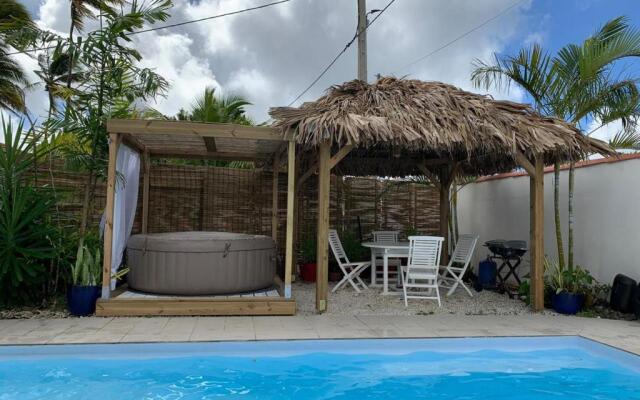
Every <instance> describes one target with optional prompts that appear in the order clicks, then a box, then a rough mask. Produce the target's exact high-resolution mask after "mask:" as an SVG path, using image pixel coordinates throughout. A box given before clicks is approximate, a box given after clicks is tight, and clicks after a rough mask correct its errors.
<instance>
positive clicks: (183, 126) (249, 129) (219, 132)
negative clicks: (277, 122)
mask: <svg viewBox="0 0 640 400" xmlns="http://www.w3.org/2000/svg"><path fill="white" fill-rule="evenodd" d="M107 131H108V132H119V133H126V134H131V135H136V134H153V135H157V134H171V135H194V134H195V135H198V136H201V137H217V138H238V139H259V140H275V141H283V140H284V139H283V136H282V133H281V131H280V130H278V129H275V128H271V127H267V126H248V125H238V124H224V123H205V122H190V121H163V120H135V119H110V120H108V121H107Z"/></svg>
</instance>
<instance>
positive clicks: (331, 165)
mask: <svg viewBox="0 0 640 400" xmlns="http://www.w3.org/2000/svg"><path fill="white" fill-rule="evenodd" d="M351 150H353V146H352V145H349V144H348V145H345V146H344V147H342V148H341V149H340V150H338V152H337V153H336V154H334V155H333V156H332V157H331V159H330V160H329V169H333V168H334V167H335V166H336V165H338V163H340V161H342V159H343V158H345V157H346V156H347V155H348V154H349V153H350V152H351ZM318 165H319V161H316V162H314V163H313V164H311V167H309V169H308V170H307V171H306V172H305V173H304V174H302V175H301V176H300V179H298V187H300V185H302V184H303V183H304V182H306V180H307V179H309V178H311V176H312V175H313V174H315V173H316V171H317V170H318Z"/></svg>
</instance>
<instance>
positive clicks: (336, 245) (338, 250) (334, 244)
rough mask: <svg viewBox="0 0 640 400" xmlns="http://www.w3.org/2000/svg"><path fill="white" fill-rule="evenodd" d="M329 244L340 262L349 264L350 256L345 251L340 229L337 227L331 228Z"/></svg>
mask: <svg viewBox="0 0 640 400" xmlns="http://www.w3.org/2000/svg"><path fill="white" fill-rule="evenodd" d="M329 246H330V247H331V252H332V253H333V256H334V257H335V258H336V261H338V264H340V265H342V264H349V257H347V253H346V252H345V251H344V248H343V247H342V242H341V241H340V237H339V236H338V231H336V230H335V229H329Z"/></svg>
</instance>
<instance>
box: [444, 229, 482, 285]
mask: <svg viewBox="0 0 640 400" xmlns="http://www.w3.org/2000/svg"><path fill="white" fill-rule="evenodd" d="M477 243H478V236H474V235H460V237H459V238H458V243H456V248H455V250H453V254H452V255H451V260H449V264H448V265H443V266H441V267H440V274H441V275H440V286H442V287H444V288H449V291H448V292H447V296H451V294H452V293H453V292H455V290H456V289H457V288H458V286H462V287H463V288H464V290H466V291H467V293H469V296H471V297H473V294H472V293H471V290H469V288H468V287H467V285H465V284H464V282H463V281H462V277H463V276H464V274H465V272H467V268H469V264H470V263H471V256H472V255H473V251H474V250H475V248H476V244H477Z"/></svg>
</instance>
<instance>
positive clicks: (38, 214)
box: [0, 119, 59, 304]
mask: <svg viewBox="0 0 640 400" xmlns="http://www.w3.org/2000/svg"><path fill="white" fill-rule="evenodd" d="M2 124H3V130H4V143H5V144H4V146H3V147H0V290H1V291H2V293H1V294H0V302H1V303H4V304H7V303H14V302H27V301H30V300H31V301H32V300H34V298H37V296H38V294H40V293H42V286H43V283H44V282H45V280H46V275H47V274H46V272H47V268H48V267H49V266H50V263H51V261H52V260H53V259H55V258H56V250H55V249H54V246H53V243H54V241H55V240H57V237H58V234H59V232H58V230H57V229H56V227H55V226H54V225H52V224H51V223H50V221H49V220H50V216H51V214H52V213H53V212H54V206H55V197H54V196H53V193H51V191H50V190H48V189H47V188H36V187H33V186H32V185H31V178H32V173H33V172H32V168H33V166H34V165H35V164H36V162H38V160H39V159H40V158H42V156H43V155H44V153H43V152H41V151H39V150H38V149H37V148H35V144H34V143H35V142H36V139H37V138H33V137H29V136H28V135H26V134H24V133H23V125H22V123H19V124H18V126H17V127H16V128H15V131H14V128H13V126H12V124H11V122H5V121H4V119H3V120H2Z"/></svg>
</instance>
